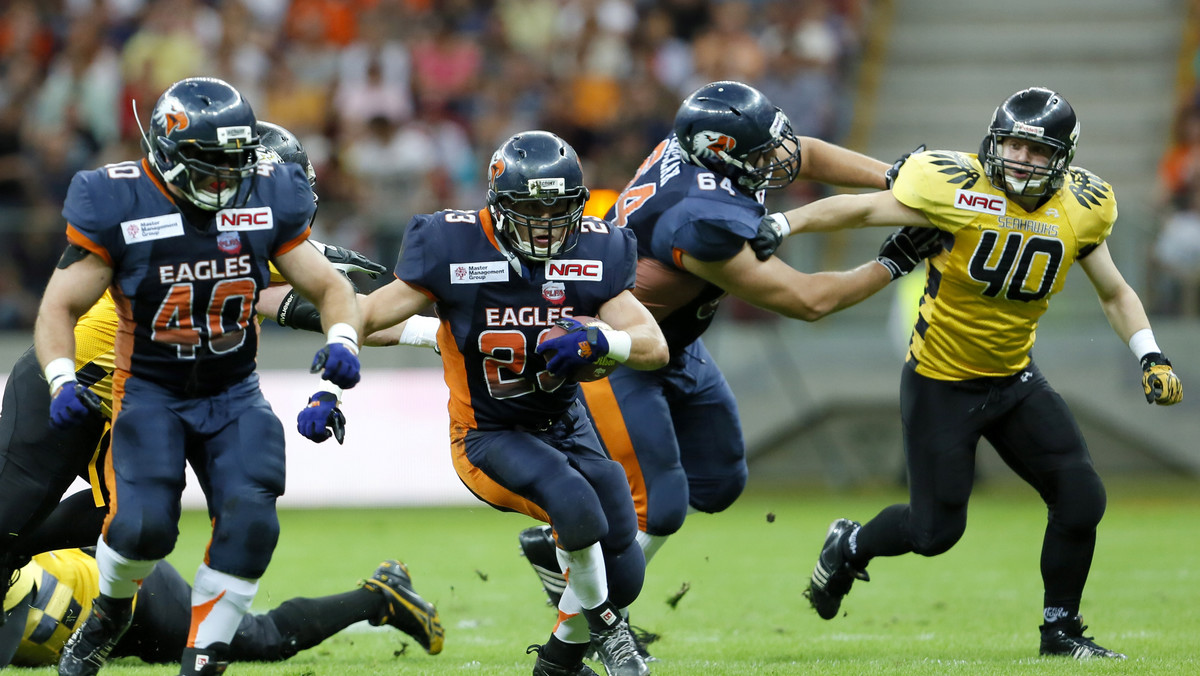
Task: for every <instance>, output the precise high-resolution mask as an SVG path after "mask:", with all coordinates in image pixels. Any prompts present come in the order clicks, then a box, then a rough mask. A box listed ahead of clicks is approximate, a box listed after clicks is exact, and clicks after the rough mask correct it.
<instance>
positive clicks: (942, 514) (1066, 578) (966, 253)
mask: <svg viewBox="0 0 1200 676" xmlns="http://www.w3.org/2000/svg"><path fill="white" fill-rule="evenodd" d="M1078 140H1079V120H1078V118H1077V117H1076V114H1075V110H1074V109H1073V108H1072V107H1071V104H1070V103H1068V102H1067V100H1066V99H1065V98H1064V97H1063V96H1062V95H1060V94H1059V93H1058V92H1055V91H1053V90H1050V89H1046V88H1044V87H1030V88H1028V89H1022V90H1021V91H1018V92H1016V93H1014V94H1012V95H1011V96H1009V97H1008V98H1007V99H1005V100H1004V101H1003V102H1002V103H1001V104H1000V105H999V106H998V107H997V108H996V110H995V112H994V113H993V115H992V120H991V123H990V124H989V125H988V131H987V134H986V135H985V136H984V138H983V141H982V142H981V143H980V148H979V152H978V153H963V152H955V151H948V150H934V151H928V152H922V153H914V154H913V155H912V156H911V157H909V158H908V159H907V161H906V162H904V163H903V165H902V166H898V167H897V171H896V177H895V180H894V182H893V185H891V186H890V187H891V190H888V191H881V192H876V193H870V194H865V195H844V196H834V197H829V198H826V199H823V200H819V201H817V202H814V203H812V204H809V205H806V206H804V207H800V208H798V209H793V210H792V211H789V212H787V215H786V216H787V218H788V220H789V222H790V223H791V224H792V225H794V226H795V229H796V231H797V232H820V231H829V230H837V229H841V228H853V227H863V226H887V227H895V226H897V225H902V226H905V227H921V228H924V229H926V230H928V231H930V232H934V233H938V236H939V237H941V238H942V240H943V241H944V242H945V250H944V251H943V252H941V253H940V254H938V255H937V256H936V257H934V258H931V259H930V261H929V267H928V273H927V277H926V282H925V294H924V296H923V297H922V299H921V306H920V312H919V315H918V318H917V321H916V325H915V326H914V327H913V332H912V339H911V340H910V341H909V349H908V355H907V357H906V358H905V365H904V370H903V372H902V375H901V380H900V404H901V411H902V417H903V422H904V424H903V429H904V456H905V461H906V463H907V469H908V484H909V500H908V503H907V504H896V505H891V506H889V507H887V508H885V509H883V510H882V511H881V512H879V513H878V514H877V515H876V516H875V517H874V518H872V519H871V520H870V521H868V522H866V523H864V524H861V525H860V524H859V523H858V522H856V521H851V520H850V519H837V520H835V521H834V522H833V523H832V524H831V525H830V527H829V530H828V531H827V533H826V537H825V543H824V545H823V547H822V549H821V553H820V554H819V556H818V559H817V564H816V566H815V567H814V569H813V574H812V579H811V581H810V583H809V590H808V596H809V598H810V600H811V601H812V604H813V607H814V608H815V609H816V610H817V613H818V614H819V615H820V616H821V617H822V618H824V619H827V620H828V619H832V618H834V617H836V616H837V614H838V610H839V608H840V607H841V602H842V599H843V598H844V597H845V596H846V594H847V593H849V591H850V588H851V586H852V585H853V583H854V581H855V580H856V579H859V580H866V579H868V578H867V574H866V570H865V568H866V566H867V564H868V562H870V560H871V559H873V558H875V557H877V556H899V555H901V554H906V553H909V552H915V553H917V554H921V555H922V556H936V555H938V554H941V553H943V552H945V551H947V550H949V549H950V548H951V547H953V546H954V545H955V543H957V542H958V540H959V538H961V537H962V535H963V533H964V532H965V530H966V526H967V503H968V500H969V498H970V496H971V488H972V485H973V483H974V478H975V451H976V446H977V445H978V443H979V439H980V438H981V437H983V438H986V439H987V440H988V441H989V442H991V444H992V446H993V447H995V449H996V451H997V453H999V455H1000V457H1001V459H1003V460H1004V462H1005V463H1006V464H1007V465H1008V466H1009V467H1011V468H1012V469H1013V471H1015V472H1016V473H1017V474H1018V475H1019V476H1020V477H1021V478H1022V479H1024V480H1025V481H1026V482H1027V483H1028V484H1029V485H1030V486H1032V487H1033V488H1034V489H1036V490H1037V492H1038V494H1039V495H1040V496H1041V498H1042V500H1044V501H1045V503H1046V508H1047V521H1046V527H1045V534H1044V537H1043V540H1042V551H1041V574H1042V583H1043V597H1042V602H1043V620H1044V623H1043V624H1042V625H1041V646H1040V648H1039V652H1040V653H1041V654H1042V655H1061V656H1067V657H1073V658H1076V659H1084V658H1093V657H1096V658H1110V659H1123V658H1124V657H1125V655H1123V654H1121V653H1119V652H1117V651H1115V650H1109V649H1108V648H1105V647H1103V646H1101V645H1098V644H1096V643H1095V642H1094V641H1093V640H1092V638H1091V637H1089V636H1085V635H1084V634H1083V632H1084V630H1085V629H1086V628H1087V627H1086V626H1084V625H1083V620H1082V617H1081V616H1080V614H1079V608H1080V604H1081V602H1082V597H1083V589H1084V585H1085V583H1086V582H1087V578H1088V571H1089V570H1090V568H1091V565H1092V555H1093V552H1094V551H1095V547H1096V530H1097V527H1098V525H1099V523H1100V519H1101V518H1102V517H1103V516H1104V511H1105V506H1106V502H1107V498H1106V495H1105V491H1104V485H1103V483H1102V482H1101V480H1100V476H1099V474H1097V473H1096V469H1095V467H1093V466H1092V459H1091V456H1090V455H1089V453H1088V449H1087V443H1086V442H1085V440H1084V438H1083V435H1082V434H1081V432H1080V430H1079V425H1078V424H1076V422H1075V418H1074V416H1073V415H1072V414H1071V411H1070V410H1069V409H1068V408H1067V404H1066V402H1064V401H1063V398H1062V397H1061V396H1059V394H1058V393H1057V392H1055V391H1054V388H1053V387H1051V386H1050V384H1049V383H1048V382H1047V380H1046V378H1045V376H1043V375H1042V373H1041V371H1040V370H1039V369H1038V367H1037V364H1036V363H1035V362H1034V361H1033V359H1032V357H1031V354H1030V351H1031V350H1032V348H1033V345H1034V340H1035V338H1036V335H1037V326H1038V322H1039V321H1040V319H1041V317H1042V315H1043V314H1045V312H1046V311H1047V309H1048V308H1049V306H1050V298H1051V297H1052V296H1053V295H1054V294H1056V293H1058V292H1059V291H1061V290H1062V288H1063V286H1064V284H1065V283H1066V277H1067V271H1068V270H1069V269H1070V267H1071V265H1072V264H1074V263H1076V262H1078V263H1079V267H1081V268H1082V269H1083V272H1084V273H1085V274H1086V275H1087V276H1088V279H1089V281H1091V283H1092V286H1093V287H1094V289H1095V291H1096V296H1097V298H1098V299H1099V301H1100V305H1101V307H1102V308H1103V310H1104V314H1105V316H1106V317H1107V318H1108V322H1109V324H1110V325H1111V326H1112V328H1113V331H1114V332H1115V333H1116V334H1117V335H1118V336H1119V337H1120V338H1121V340H1122V342H1125V343H1126V344H1127V345H1128V346H1129V349H1130V351H1131V352H1132V353H1133V355H1134V357H1135V358H1137V359H1139V360H1140V361H1141V365H1142V388H1143V390H1144V393H1145V395H1146V402H1147V403H1152V404H1156V405H1159V406H1170V405H1173V404H1176V403H1179V402H1180V401H1182V399H1183V384H1182V382H1181V381H1180V379H1179V377H1178V376H1177V375H1176V374H1175V372H1174V370H1173V369H1172V367H1171V362H1170V361H1169V360H1168V359H1167V358H1166V357H1165V356H1163V353H1162V350H1161V349H1159V347H1158V343H1157V341H1156V340H1155V338H1154V333H1153V331H1152V330H1151V328H1150V320H1149V319H1148V318H1147V317H1146V311H1145V309H1144V308H1143V307H1142V302H1141V300H1140V299H1139V298H1138V295H1137V293H1136V292H1135V291H1134V290H1133V288H1132V287H1130V286H1129V284H1128V283H1127V282H1126V281H1125V279H1124V277H1122V276H1121V272H1120V270H1118V269H1117V266H1116V264H1115V263H1114V262H1113V258H1112V254H1111V253H1110V252H1109V249H1108V243H1107V240H1108V237H1109V235H1110V234H1111V232H1112V229H1113V225H1114V223H1115V222H1116V219H1117V201H1116V195H1115V193H1114V191H1113V188H1112V186H1111V185H1109V184H1108V183H1106V182H1104V181H1103V180H1101V179H1100V178H1099V177H1098V176H1096V175H1095V174H1093V173H1091V172H1089V171H1087V170H1086V169H1083V168H1080V167H1077V166H1073V165H1072V164H1071V160H1072V159H1073V158H1074V156H1075V149H1076V145H1077V143H1078Z"/></svg>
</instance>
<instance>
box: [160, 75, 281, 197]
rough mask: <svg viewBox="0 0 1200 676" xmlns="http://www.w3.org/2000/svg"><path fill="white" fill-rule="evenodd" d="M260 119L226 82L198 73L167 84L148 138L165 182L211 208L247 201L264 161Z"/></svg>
mask: <svg viewBox="0 0 1200 676" xmlns="http://www.w3.org/2000/svg"><path fill="white" fill-rule="evenodd" d="M256 123H257V120H256V119H255V117H254V111H253V110H251V108H250V103H249V102H247V101H246V99H244V98H242V95H241V93H239V92H238V90H236V89H234V88H233V87H232V86H230V85H229V83H227V82H224V81H223V80H218V79H216V78H209V77H193V78H188V79H186V80H180V81H179V82H176V83H175V84H173V85H171V86H170V87H168V88H167V90H166V91H165V92H163V94H162V96H160V97H159V98H158V103H156V104H154V112H153V113H152V114H151V117H150V133H149V135H148V136H145V137H144V140H145V143H146V146H147V155H148V156H149V158H150V163H151V164H153V165H154V167H155V168H156V169H157V170H158V171H159V173H160V174H162V177H163V180H165V181H167V182H168V183H170V184H171V185H174V186H175V187H177V188H179V189H180V190H181V191H182V192H183V195H184V197H186V198H187V200H188V201H189V202H191V203H192V204H195V205H196V206H197V207H199V208H201V209H204V210H206V211H217V210H219V209H226V208H229V207H234V206H239V205H240V204H244V203H245V200H246V199H247V198H248V197H249V193H250V191H249V189H246V190H243V189H242V186H243V183H247V182H248V181H250V182H252V180H253V178H254V176H255V170H254V166H255V164H256V163H257V161H258V158H257V155H256V151H257V150H258V134H257V133H256V132H255V125H256Z"/></svg>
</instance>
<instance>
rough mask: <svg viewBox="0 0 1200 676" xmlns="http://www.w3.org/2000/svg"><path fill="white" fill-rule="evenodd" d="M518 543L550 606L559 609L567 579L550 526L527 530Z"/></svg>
mask: <svg viewBox="0 0 1200 676" xmlns="http://www.w3.org/2000/svg"><path fill="white" fill-rule="evenodd" d="M517 541H518V542H519V543H520V544H521V553H522V554H523V555H524V556H525V558H526V559H528V560H529V565H530V566H533V572H535V573H537V576H538V579H539V580H541V582H542V589H544V590H545V591H546V596H548V597H550V605H552V606H554V607H555V608H557V607H558V601H559V599H561V598H562V595H563V591H565V590H566V588H567V578H566V576H565V575H563V574H562V569H561V568H559V566H558V554H557V553H556V550H557V549H558V545H556V544H555V543H554V536H553V535H552V534H551V531H550V526H546V525H543V526H532V527H530V528H526V529H525V530H523V531H521V534H520V535H518V536H517Z"/></svg>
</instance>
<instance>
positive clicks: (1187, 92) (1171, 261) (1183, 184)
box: [1147, 0, 1200, 318]
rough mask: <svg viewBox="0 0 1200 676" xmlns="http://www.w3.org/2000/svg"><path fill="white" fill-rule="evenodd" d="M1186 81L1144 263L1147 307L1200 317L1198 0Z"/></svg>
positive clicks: (1161, 170) (1193, 3)
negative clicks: (1155, 222) (1152, 239)
mask: <svg viewBox="0 0 1200 676" xmlns="http://www.w3.org/2000/svg"><path fill="white" fill-rule="evenodd" d="M1183 49H1184V50H1185V57H1186V58H1187V63H1186V65H1185V69H1186V72H1184V73H1181V77H1182V78H1183V80H1184V81H1185V82H1186V86H1185V88H1184V93H1183V96H1181V97H1180V100H1179V103H1178V105H1177V106H1176V110H1175V118H1174V120H1173V122H1172V125H1171V130H1170V145H1169V147H1168V148H1167V152H1166V154H1165V155H1163V157H1162V160H1161V161H1160V162H1159V166H1158V191H1157V194H1156V195H1155V202H1156V206H1157V207H1158V210H1159V219H1158V232H1157V234H1156V236H1155V239H1154V242H1153V243H1152V245H1151V249H1150V261H1149V262H1150V265H1149V266H1147V270H1148V274H1147V277H1148V279H1147V284H1148V286H1149V288H1148V291H1149V294H1148V302H1147V309H1148V310H1150V311H1152V312H1157V313H1161V314H1172V315H1180V316H1184V317H1190V318H1196V317H1200V0H1190V2H1189V3H1188V18H1187V21H1186V22H1185V31H1184V45H1183Z"/></svg>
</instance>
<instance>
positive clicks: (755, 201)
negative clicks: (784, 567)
mask: <svg viewBox="0 0 1200 676" xmlns="http://www.w3.org/2000/svg"><path fill="white" fill-rule="evenodd" d="M887 169H888V165H886V164H884V163H883V162H879V161H877V160H874V159H871V158H869V157H866V156H863V155H860V154H858V153H854V152H852V151H849V150H847V149H845V148H841V147H839V146H836V145H833V144H830V143H826V142H824V141H821V140H819V139H815V138H808V137H803V138H797V137H796V136H795V134H793V133H792V129H791V123H790V122H789V120H788V117H787V115H785V114H784V113H783V111H781V110H780V109H778V108H776V107H775V106H774V105H772V104H771V102H770V101H769V100H767V98H766V97H765V96H763V94H762V93H761V92H759V91H758V90H756V89H754V88H753V87H750V86H748V85H745V84H742V83H739V82H714V83H711V84H708V85H705V86H704V87H701V88H700V89H698V90H697V91H695V92H694V93H692V94H691V95H690V96H688V97H687V98H686V99H685V100H684V101H683V103H682V105H680V107H679V110H678V112H677V113H676V116H675V126H674V132H673V133H671V134H670V135H669V136H668V137H667V138H666V139H664V140H663V141H662V142H661V143H659V144H658V146H657V147H656V148H654V150H653V151H652V152H651V153H650V155H649V156H648V157H647V158H646V159H645V161H643V162H642V165H641V167H639V168H638V170H637V172H636V174H635V175H634V177H633V179H632V180H631V181H630V182H629V184H628V185H627V186H626V187H625V189H624V190H623V191H622V192H621V194H620V196H619V197H618V198H617V201H616V204H615V205H614V206H613V208H612V209H610V210H609V212H608V220H609V221H611V222H613V223H614V224H616V225H617V226H619V227H621V228H623V229H626V230H631V231H633V232H634V233H635V234H636V235H637V247H638V267H637V286H636V288H635V290H634V296H635V297H637V299H638V300H640V301H641V302H642V303H643V304H644V305H645V306H646V307H647V308H648V309H649V310H650V312H651V313H653V315H654V318H655V319H656V320H657V321H658V324H659V326H660V327H661V328H662V331H663V334H664V335H665V336H666V339H667V344H668V345H669V347H670V352H671V360H670V363H669V364H668V365H667V366H666V367H665V368H660V369H657V370H653V371H635V370H632V369H620V370H618V371H616V372H615V373H613V374H612V375H611V376H609V377H608V378H607V379H606V380H600V381H596V382H592V383H585V384H584V385H583V388H582V389H583V394H584V396H585V398H586V400H587V406H588V409H589V410H590V412H591V415H592V418H593V420H594V422H595V425H596V429H597V431H598V432H599V434H600V437H601V439H602V440H603V442H604V445H605V446H606V448H607V450H608V452H609V455H610V456H612V457H613V458H614V459H615V460H617V461H619V462H620V463H621V464H622V465H623V466H624V468H625V471H626V473H627V475H628V479H629V484H630V486H631V488H632V494H633V498H634V503H635V505H636V507H637V512H638V529H639V532H638V536H637V537H638V541H639V543H640V544H641V546H642V548H643V550H644V552H645V555H646V559H647V561H649V560H650V559H651V558H652V557H653V556H654V554H655V552H657V550H658V548H659V547H660V546H661V545H662V543H663V541H664V539H665V538H666V537H667V536H669V535H671V534H673V533H675V532H676V531H678V530H679V528H680V527H681V526H682V525H683V521H684V517H685V516H686V515H687V514H688V511H689V509H693V510H697V511H701V512H709V513H713V512H720V511H722V510H724V509H726V508H727V507H729V506H730V505H731V504H732V503H733V502H734V500H735V499H736V498H737V497H738V495H740V494H741V492H742V489H743V487H744V486H745V483H746V476H747V470H746V449H745V442H744V440H743V438H742V430H741V424H740V421H739V419H738V411H737V404H736V402H735V401H734V398H733V393H732V392H731V391H730V388H729V385H728V384H727V383H726V382H725V377H724V376H723V375H722V374H721V371H720V369H719V368H718V367H717V365H716V363H715V362H714V361H713V359H712V355H710V354H709V353H708V350H707V349H705V347H704V342H703V340H702V339H701V338H700V336H701V334H703V333H704V331H705V329H707V328H708V326H709V324H710V323H711V322H712V319H713V314H714V313H715V312H716V310H717V305H718V303H720V301H721V299H722V298H724V297H725V295H726V294H730V293H732V294H733V295H735V296H738V297H740V298H742V299H744V300H747V301H749V302H751V303H753V304H755V305H757V306H759V307H762V308H765V309H768V310H773V311H775V312H778V313H780V314H782V315H784V316H787V317H792V318H796V319H803V320H805V321H813V320H816V319H819V318H821V317H823V316H825V315H827V314H829V313H831V312H836V311H838V310H840V309H843V308H846V307H849V306H851V305H853V304H855V303H858V302H859V301H861V300H863V299H865V298H867V297H868V296H870V295H871V294H873V293H875V292H877V291H879V290H880V289H883V288H884V287H885V286H887V285H888V283H889V282H891V281H892V280H893V279H896V278H897V277H899V276H900V275H903V274H905V273H907V272H909V271H911V270H912V269H913V267H914V266H915V265H916V263H917V262H918V261H919V259H920V258H921V257H923V256H925V255H928V254H929V253H930V252H931V251H933V250H934V248H935V247H936V246H937V242H936V241H935V238H933V237H927V238H925V239H924V240H918V241H916V242H914V241H913V240H911V239H910V238H909V237H908V235H907V234H905V233H897V234H894V235H893V236H890V237H889V238H888V240H887V241H886V242H885V244H884V246H883V248H882V250H881V251H880V255H879V257H878V258H877V259H876V260H874V261H870V262H867V263H864V264H863V265H861V266H859V267H857V268H854V269H853V270H849V271H844V272H819V273H816V274H805V273H802V272H799V271H797V270H795V269H793V268H792V267H790V266H788V265H787V264H786V263H784V262H783V261H782V260H779V259H778V258H775V257H773V256H771V255H770V251H765V250H764V251H757V250H756V249H755V248H752V244H756V242H755V240H764V241H768V242H769V241H771V240H773V239H774V238H777V237H778V236H779V232H778V230H779V229H780V228H781V227H785V226H786V221H783V220H782V217H781V216H780V215H779V214H772V215H768V214H767V209H766V207H765V206H764V205H763V199H764V195H765V191H767V190H772V189H777V188H783V187H786V186H787V185H789V184H790V183H791V182H792V181H794V180H795V179H797V178H804V179H809V180H816V181H823V182H825V183H831V184H834V185H842V186H851V187H863V188H883V187H884V186H885V172H886V171H887ZM757 245H758V246H760V248H762V247H761V242H760V243H758V244H757ZM768 248H769V249H770V250H771V251H773V248H774V247H773V246H770V247H768ZM546 537H547V534H546V532H545V531H544V530H540V531H539V530H534V529H530V530H527V531H525V532H524V533H522V534H521V538H520V540H521V545H522V549H523V551H524V552H525V553H526V556H528V557H529V558H530V561H531V563H534V564H538V562H539V561H545V560H546V559H545V557H544V556H540V555H539V552H542V551H545V549H546V547H545V538H546ZM537 567H538V568H541V569H543V570H544V569H546V568H548V567H549V566H546V565H538V566H537ZM543 570H539V571H538V572H539V575H540V576H542V578H543V582H544V583H545V585H546V589H547V592H548V593H550V594H551V597H552V598H553V597H554V595H555V594H554V589H553V587H554V586H555V584H556V581H555V580H553V579H552V577H553V576H547V575H545V574H544V572H543Z"/></svg>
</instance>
